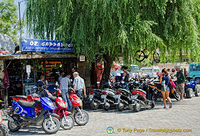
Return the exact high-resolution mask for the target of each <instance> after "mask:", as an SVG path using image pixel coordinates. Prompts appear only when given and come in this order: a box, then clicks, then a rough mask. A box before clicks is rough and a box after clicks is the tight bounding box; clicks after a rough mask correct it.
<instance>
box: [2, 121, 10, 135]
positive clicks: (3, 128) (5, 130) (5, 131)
mask: <svg viewBox="0 0 200 136" xmlns="http://www.w3.org/2000/svg"><path fill="white" fill-rule="evenodd" d="M0 136H9V133H8V128H7V127H6V126H5V125H4V124H0Z"/></svg>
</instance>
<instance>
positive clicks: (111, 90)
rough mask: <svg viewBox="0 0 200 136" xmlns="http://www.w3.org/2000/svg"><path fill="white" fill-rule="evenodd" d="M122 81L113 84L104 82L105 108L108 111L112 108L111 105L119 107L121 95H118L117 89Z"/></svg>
mask: <svg viewBox="0 0 200 136" xmlns="http://www.w3.org/2000/svg"><path fill="white" fill-rule="evenodd" d="M119 84H120V82H116V83H115V84H114V85H112V84H111V83H110V82H107V83H104V86H103V90H104V94H105V95H104V97H105V103H104V109H105V110H106V111H107V110H109V109H111V107H117V105H119V97H120V96H119V95H116V89H117V88H118V85H119Z"/></svg>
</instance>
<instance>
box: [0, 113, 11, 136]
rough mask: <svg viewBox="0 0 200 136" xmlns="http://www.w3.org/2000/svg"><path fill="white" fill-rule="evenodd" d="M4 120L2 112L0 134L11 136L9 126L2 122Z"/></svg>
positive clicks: (0, 135) (0, 115) (1, 135)
mask: <svg viewBox="0 0 200 136" xmlns="http://www.w3.org/2000/svg"><path fill="white" fill-rule="evenodd" d="M2 121H3V116H2V114H1V113H0V136H10V135H9V133H8V128H7V127H6V126H5V125H4V124H2Z"/></svg>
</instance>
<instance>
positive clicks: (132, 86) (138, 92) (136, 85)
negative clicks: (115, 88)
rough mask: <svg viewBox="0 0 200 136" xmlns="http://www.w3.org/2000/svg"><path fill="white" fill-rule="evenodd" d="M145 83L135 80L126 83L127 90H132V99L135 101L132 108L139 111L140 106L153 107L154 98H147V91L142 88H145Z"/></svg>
mask: <svg viewBox="0 0 200 136" xmlns="http://www.w3.org/2000/svg"><path fill="white" fill-rule="evenodd" d="M145 84H146V83H145V82H144V81H141V82H138V81H135V82H130V83H129V84H128V87H129V90H132V91H131V93H132V95H133V97H132V99H134V101H135V103H134V105H133V109H134V111H136V112H138V111H140V110H141V107H142V106H143V107H145V108H147V107H150V108H151V109H152V108H154V107H155V102H154V100H150V99H148V98H147V92H146V91H144V90H143V88H146V87H145Z"/></svg>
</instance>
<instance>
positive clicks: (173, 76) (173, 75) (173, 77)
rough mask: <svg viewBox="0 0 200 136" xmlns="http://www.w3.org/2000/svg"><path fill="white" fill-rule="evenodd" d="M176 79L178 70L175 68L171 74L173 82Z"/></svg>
mask: <svg viewBox="0 0 200 136" xmlns="http://www.w3.org/2000/svg"><path fill="white" fill-rule="evenodd" d="M175 78H176V70H175V69H174V68H173V69H172V73H171V79H172V80H173V79H175Z"/></svg>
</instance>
